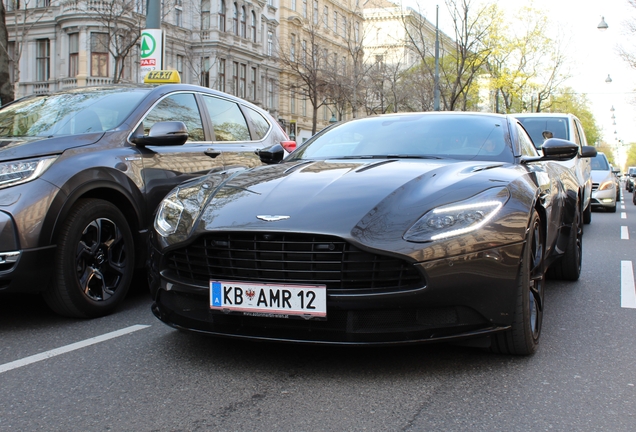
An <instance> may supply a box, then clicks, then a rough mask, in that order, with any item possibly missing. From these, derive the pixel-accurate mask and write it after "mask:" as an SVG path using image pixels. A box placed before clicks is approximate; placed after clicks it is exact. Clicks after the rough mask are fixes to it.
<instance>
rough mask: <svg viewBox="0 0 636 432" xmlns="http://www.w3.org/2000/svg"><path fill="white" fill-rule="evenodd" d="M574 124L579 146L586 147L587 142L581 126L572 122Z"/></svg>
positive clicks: (577, 122) (575, 121) (576, 122)
mask: <svg viewBox="0 0 636 432" xmlns="http://www.w3.org/2000/svg"><path fill="white" fill-rule="evenodd" d="M574 124H576V129H577V130H578V133H579V146H584V145H587V140H586V138H585V131H584V130H583V125H582V124H581V123H580V122H579V121H578V120H574Z"/></svg>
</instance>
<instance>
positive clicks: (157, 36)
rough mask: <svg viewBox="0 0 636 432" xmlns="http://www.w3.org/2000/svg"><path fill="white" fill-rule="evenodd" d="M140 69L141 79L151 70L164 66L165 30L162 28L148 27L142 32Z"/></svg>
mask: <svg viewBox="0 0 636 432" xmlns="http://www.w3.org/2000/svg"><path fill="white" fill-rule="evenodd" d="M140 48H141V49H140V57H141V58H140V59H139V69H140V71H141V79H142V80H143V78H144V77H145V76H146V74H147V73H148V72H150V71H154V70H160V69H161V67H162V66H163V32H162V30H160V29H146V30H142V32H141V39H140Z"/></svg>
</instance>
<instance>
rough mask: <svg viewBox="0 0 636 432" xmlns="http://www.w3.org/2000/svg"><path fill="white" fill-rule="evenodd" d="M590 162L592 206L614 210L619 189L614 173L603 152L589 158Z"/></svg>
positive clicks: (612, 211)
mask: <svg viewBox="0 0 636 432" xmlns="http://www.w3.org/2000/svg"><path fill="white" fill-rule="evenodd" d="M591 163H592V208H593V209H599V208H602V209H605V210H607V211H609V212H611V213H615V212H616V201H617V199H618V196H619V193H620V192H619V191H618V188H617V186H616V175H615V174H614V170H613V169H612V166H611V165H610V163H609V162H608V160H607V157H606V156H605V154H604V153H603V152H598V153H597V154H596V156H594V157H593V158H591Z"/></svg>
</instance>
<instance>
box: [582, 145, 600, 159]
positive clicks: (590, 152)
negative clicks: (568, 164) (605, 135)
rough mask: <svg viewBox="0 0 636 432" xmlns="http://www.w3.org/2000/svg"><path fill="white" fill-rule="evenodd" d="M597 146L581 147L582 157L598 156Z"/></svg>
mask: <svg viewBox="0 0 636 432" xmlns="http://www.w3.org/2000/svg"><path fill="white" fill-rule="evenodd" d="M596 153H597V152H596V147H592V146H583V147H582V148H581V157H584V158H589V157H594V156H596Z"/></svg>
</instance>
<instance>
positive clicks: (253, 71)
mask: <svg viewBox="0 0 636 432" xmlns="http://www.w3.org/2000/svg"><path fill="white" fill-rule="evenodd" d="M250 85H251V86H252V95H251V96H252V100H256V68H255V67H253V68H252V75H251V76H250Z"/></svg>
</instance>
